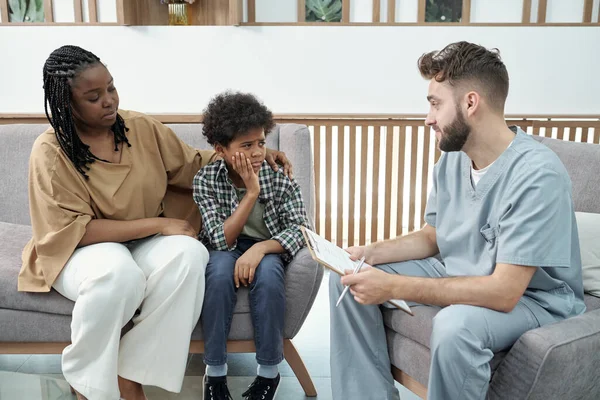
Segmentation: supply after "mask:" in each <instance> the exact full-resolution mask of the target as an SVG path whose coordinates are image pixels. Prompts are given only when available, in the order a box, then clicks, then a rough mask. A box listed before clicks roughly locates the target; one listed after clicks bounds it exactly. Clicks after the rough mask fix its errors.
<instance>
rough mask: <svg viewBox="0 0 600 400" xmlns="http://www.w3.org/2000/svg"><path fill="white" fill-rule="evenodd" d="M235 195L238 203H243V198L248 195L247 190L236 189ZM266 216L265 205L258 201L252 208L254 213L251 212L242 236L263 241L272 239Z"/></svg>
mask: <svg viewBox="0 0 600 400" xmlns="http://www.w3.org/2000/svg"><path fill="white" fill-rule="evenodd" d="M235 193H236V194H237V197H238V201H242V198H243V197H244V195H245V194H246V189H243V188H242V189H240V188H235ZM264 214H265V205H264V204H262V203H261V202H260V201H258V200H256V202H255V203H254V207H252V211H250V215H249V216H248V220H247V221H246V225H244V228H243V229H242V232H241V233H240V236H248V237H251V238H254V239H261V240H267V239H270V238H271V233H270V232H269V229H268V228H267V225H266V224H265V218H264Z"/></svg>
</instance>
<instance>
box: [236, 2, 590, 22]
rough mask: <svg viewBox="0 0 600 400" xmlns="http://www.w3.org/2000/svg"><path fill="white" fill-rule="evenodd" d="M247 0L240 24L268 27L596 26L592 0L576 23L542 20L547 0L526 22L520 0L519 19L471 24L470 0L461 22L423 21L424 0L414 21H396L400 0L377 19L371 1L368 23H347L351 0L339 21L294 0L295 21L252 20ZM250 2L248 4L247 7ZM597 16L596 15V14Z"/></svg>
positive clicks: (526, 9) (376, 5) (527, 7)
mask: <svg viewBox="0 0 600 400" xmlns="http://www.w3.org/2000/svg"><path fill="white" fill-rule="evenodd" d="M246 1H248V21H247V22H245V23H243V25H260V26H272V25H275V26H276V25H301V26H323V25H331V26H345V25H352V26H373V25H399V26H415V25H416V26H421V25H424V26H461V25H474V26H524V25H525V26H539V25H544V26H597V25H599V24H600V21H599V22H596V23H592V12H593V1H594V0H584V1H585V3H584V11H583V15H582V21H581V22H580V23H578V22H575V23H548V22H546V10H547V0H539V6H538V15H537V20H536V22H533V23H532V22H530V19H531V5H532V3H531V0H523V11H522V18H521V22H516V23H515V22H511V23H508V22H507V23H502V22H499V23H473V22H471V5H472V0H463V1H462V5H463V8H462V19H461V22H456V23H437V22H425V7H426V2H427V0H418V7H417V15H416V19H415V21H416V22H396V21H395V19H396V17H395V14H396V8H397V7H398V4H397V2H399V1H402V0H388V2H387V18H386V19H385V21H384V20H382V19H381V0H373V3H372V4H373V18H372V20H371V22H350V5H351V1H353V0H342V20H341V22H329V23H326V22H306V21H305V20H306V10H305V6H306V1H305V0H297V9H298V12H297V22H295V23H289V22H283V23H278V22H268V23H260V22H256V14H255V10H256V8H255V2H256V1H260V0H246ZM251 3H252V6H251ZM599 18H600V17H599Z"/></svg>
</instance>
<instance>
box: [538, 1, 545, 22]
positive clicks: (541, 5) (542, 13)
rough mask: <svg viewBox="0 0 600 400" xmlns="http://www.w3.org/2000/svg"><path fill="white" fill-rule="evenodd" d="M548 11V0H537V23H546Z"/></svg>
mask: <svg viewBox="0 0 600 400" xmlns="http://www.w3.org/2000/svg"><path fill="white" fill-rule="evenodd" d="M547 9H548V0H538V16H537V23H538V24H545V23H546V10H547Z"/></svg>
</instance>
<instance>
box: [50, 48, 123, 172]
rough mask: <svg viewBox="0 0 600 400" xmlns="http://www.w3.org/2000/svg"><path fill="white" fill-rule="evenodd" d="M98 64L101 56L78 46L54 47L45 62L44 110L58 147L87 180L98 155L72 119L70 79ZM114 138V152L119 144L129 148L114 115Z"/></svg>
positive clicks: (118, 120)
mask: <svg viewBox="0 0 600 400" xmlns="http://www.w3.org/2000/svg"><path fill="white" fill-rule="evenodd" d="M97 64H100V58H98V57H97V56H96V55H94V54H93V53H91V52H89V51H87V50H84V49H82V48H81V47H77V46H62V47H60V48H58V49H56V50H54V51H53V52H52V53H51V54H50V56H49V57H48V59H47V60H46V62H45V63H44V72H43V75H44V110H45V111H46V117H47V118H48V121H49V122H50V125H52V128H54V132H55V134H56V139H57V140H58V143H59V145H60V148H61V149H62V150H63V151H64V152H65V154H66V155H67V157H69V159H70V160H71V162H72V163H73V165H74V166H75V168H76V169H77V171H79V173H81V174H82V175H83V176H84V177H85V179H88V176H87V174H86V173H85V172H86V170H89V169H90V166H89V165H88V164H91V163H93V162H94V161H96V160H98V159H99V158H98V157H96V156H95V155H94V154H92V152H91V151H90V147H89V146H88V145H86V144H85V143H83V142H82V141H81V139H80V138H79V136H78V135H77V131H76V129H75V121H74V118H73V112H72V109H71V85H70V81H71V80H72V79H73V78H75V77H77V76H78V75H79V74H80V73H81V72H82V71H83V70H85V69H86V68H89V67H91V66H95V65H97ZM111 130H112V132H113V135H114V139H115V151H118V150H119V147H118V145H119V143H121V142H124V143H127V146H129V147H131V144H129V141H128V140H127V136H125V132H127V131H128V129H127V127H126V126H125V121H124V120H123V117H121V116H120V115H118V114H117V121H116V122H115V123H114V124H113V126H112V127H111Z"/></svg>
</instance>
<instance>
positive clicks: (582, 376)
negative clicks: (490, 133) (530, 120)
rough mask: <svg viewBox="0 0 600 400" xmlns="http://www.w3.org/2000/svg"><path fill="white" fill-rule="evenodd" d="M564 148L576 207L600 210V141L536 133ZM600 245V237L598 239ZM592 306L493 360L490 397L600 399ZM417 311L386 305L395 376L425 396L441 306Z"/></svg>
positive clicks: (595, 307)
mask: <svg viewBox="0 0 600 400" xmlns="http://www.w3.org/2000/svg"><path fill="white" fill-rule="evenodd" d="M536 139H537V140H539V141H541V142H542V143H543V144H545V145H547V146H548V147H549V148H551V149H552V150H553V151H554V152H556V153H557V154H558V156H559V157H560V159H561V160H562V162H563V164H564V165H565V166H566V168H567V170H568V171H569V175H570V177H571V180H572V183H573V199H574V202H575V210H576V211H581V212H592V213H600V146H599V145H594V144H587V143H574V142H565V141H562V140H556V139H549V138H548V139H547V138H541V137H536ZM598 246H600V243H598ZM585 303H586V306H587V312H586V313H585V314H583V315H581V316H578V317H575V318H571V319H568V320H565V321H562V322H559V323H554V324H550V325H547V326H544V327H541V328H538V329H534V330H531V331H529V332H527V333H525V334H524V335H523V336H521V338H519V340H518V341H517V342H516V343H515V345H514V346H513V347H512V348H511V349H510V350H508V351H506V352H502V353H498V354H496V355H495V357H494V359H493V360H492V362H491V368H492V380H491V382H490V388H489V391H488V398H489V399H507V400H519V399H531V400H534V399H540V400H550V399H560V400H574V399H577V400H584V399H589V400H598V399H600V298H597V297H593V296H590V295H586V296H585ZM413 311H414V314H415V315H414V317H411V316H409V315H407V314H405V313H403V312H401V311H391V310H389V311H385V312H384V323H385V325H386V330H387V339H388V347H389V352H390V358H391V362H392V369H393V372H394V377H395V378H396V380H398V381H399V382H400V383H402V384H404V385H405V386H407V387H408V388H409V389H411V390H412V391H413V392H415V393H417V394H419V395H420V396H421V397H424V396H425V393H426V387H427V382H428V380H429V362H430V355H429V338H430V336H431V329H432V320H433V317H434V316H435V314H436V313H437V309H435V308H432V307H414V308H413Z"/></svg>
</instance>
